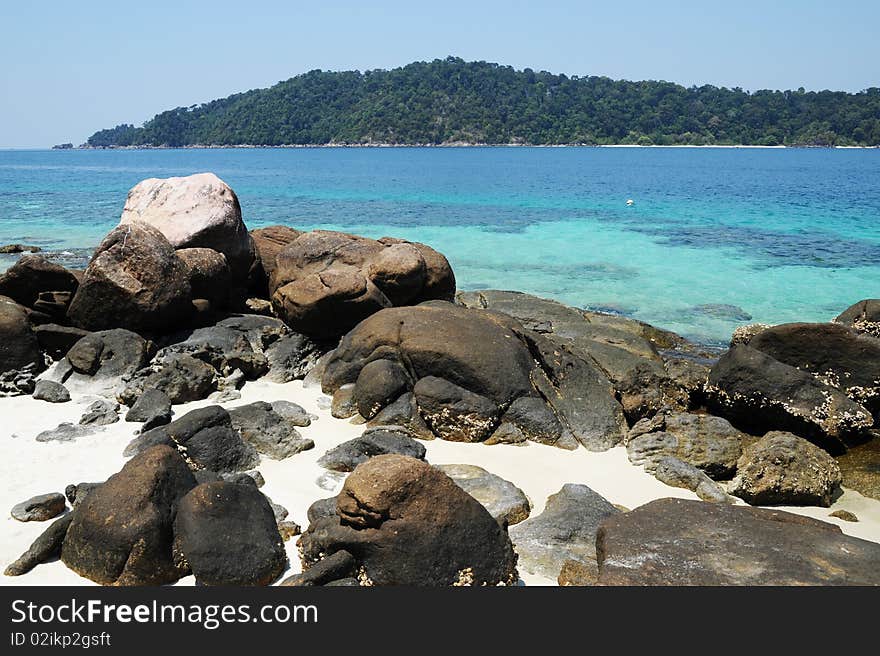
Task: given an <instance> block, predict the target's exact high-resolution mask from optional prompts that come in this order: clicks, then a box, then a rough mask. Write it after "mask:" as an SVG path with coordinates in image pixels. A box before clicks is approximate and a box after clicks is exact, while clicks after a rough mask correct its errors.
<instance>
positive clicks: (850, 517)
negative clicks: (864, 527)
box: [830, 510, 859, 522]
mask: <svg viewBox="0 0 880 656" xmlns="http://www.w3.org/2000/svg"><path fill="white" fill-rule="evenodd" d="M830 517H837V519H842V520H843V521H845V522H857V521H859V518H858V517H856V516H855V515H854V514H853V513H851V512H850V511H848V510H835V511H834V512H833V513H831V514H830Z"/></svg>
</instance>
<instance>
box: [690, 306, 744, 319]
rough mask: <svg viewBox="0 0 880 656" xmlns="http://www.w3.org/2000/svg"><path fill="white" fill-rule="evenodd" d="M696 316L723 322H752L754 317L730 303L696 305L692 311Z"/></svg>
mask: <svg viewBox="0 0 880 656" xmlns="http://www.w3.org/2000/svg"><path fill="white" fill-rule="evenodd" d="M690 311H691V312H693V313H694V314H700V315H703V316H705V317H709V318H712V319H721V320H723V321H751V320H752V315H751V314H749V313H748V312H746V311H745V310H743V309H742V308H741V307H740V306H738V305H731V304H729V303H705V304H703V305H695V306H694V307H692V308H691V309H690Z"/></svg>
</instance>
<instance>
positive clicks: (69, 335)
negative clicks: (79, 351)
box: [34, 323, 89, 360]
mask: <svg viewBox="0 0 880 656" xmlns="http://www.w3.org/2000/svg"><path fill="white" fill-rule="evenodd" d="M34 334H35V335H36V336H37V341H38V342H39V343H40V348H41V349H43V351H45V352H46V353H48V354H49V355H50V356H51V357H52V358H53V359H55V360H60V359H61V358H63V357H64V356H65V355H67V352H68V351H70V349H71V348H73V345H74V344H76V343H77V342H78V341H79V340H81V339H82V338H83V337H85V336H86V335H88V334H89V332H88V331H87V330H83V329H82V328H74V327H73V326H60V325H58V324H57V323H46V324H43V325H40V326H34Z"/></svg>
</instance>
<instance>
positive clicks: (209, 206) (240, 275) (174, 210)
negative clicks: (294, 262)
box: [120, 173, 255, 279]
mask: <svg viewBox="0 0 880 656" xmlns="http://www.w3.org/2000/svg"><path fill="white" fill-rule="evenodd" d="M136 223H147V224H149V225H150V226H151V227H154V228H156V229H158V230H159V231H160V232H161V233H162V234H163V235H164V236H165V238H166V239H167V240H168V241H169V242H170V243H171V245H172V246H173V247H174V248H176V249H184V248H211V249H213V250H215V251H217V252H219V253H222V254H223V255H224V256H225V258H226V260H227V262H228V263H229V268H230V270H231V271H232V274H233V276H234V277H235V278H236V279H244V277H245V276H246V275H247V272H248V270H249V269H250V267H251V265H252V264H253V261H254V254H255V251H254V244H253V241H252V240H251V237H250V235H249V234H248V231H247V228H246V227H245V225H244V222H243V221H242V220H241V206H240V205H239V203H238V198H237V197H236V195H235V192H234V191H232V189H231V188H230V187H229V185H227V184H226V183H225V182H223V181H222V180H221V179H220V178H218V177H217V176H216V175H214V174H213V173H198V174H196V175H190V176H186V177H182V178H164V179H158V178H150V179H147V180H142V181H141V182H139V183H138V184H137V185H135V186H134V187H133V188H132V189H131V191H129V192H128V198H127V199H126V201H125V208H124V209H123V210H122V218H121V219H120V226H125V225H131V224H136Z"/></svg>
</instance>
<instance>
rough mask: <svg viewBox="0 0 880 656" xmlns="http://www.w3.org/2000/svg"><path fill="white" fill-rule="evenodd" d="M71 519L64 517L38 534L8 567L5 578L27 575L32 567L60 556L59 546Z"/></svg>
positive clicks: (68, 516)
mask: <svg viewBox="0 0 880 656" xmlns="http://www.w3.org/2000/svg"><path fill="white" fill-rule="evenodd" d="M72 519H73V515H72V514H67V515H64V516H63V517H60V518H58V519H56V520H55V521H54V522H52V523H51V524H50V525H49V527H48V528H47V529H46V530H45V531H43V532H42V533H41V534H40V537H38V538H37V539H36V540H34V542H33V544H31V546H30V547H28V550H27V551H25V552H24V553H23V554H22V555H21V556H19V557H18V560H16V561H15V562H14V563H12V564H11V565H9V567H7V568H6V570H5V571H4V572H3V573H4V574H5V575H6V576H21V575H22V574H27V573H28V572H30V571H31V570H32V569H33V568H34V567H36V566H37V565H40V564H42V563H45V562H46V561H48V560H51V559H52V558H56V557H57V556H60V555H61V545H62V543H63V542H64V536H65V535H67V529H68V528H69V527H70V522H71V520H72Z"/></svg>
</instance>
